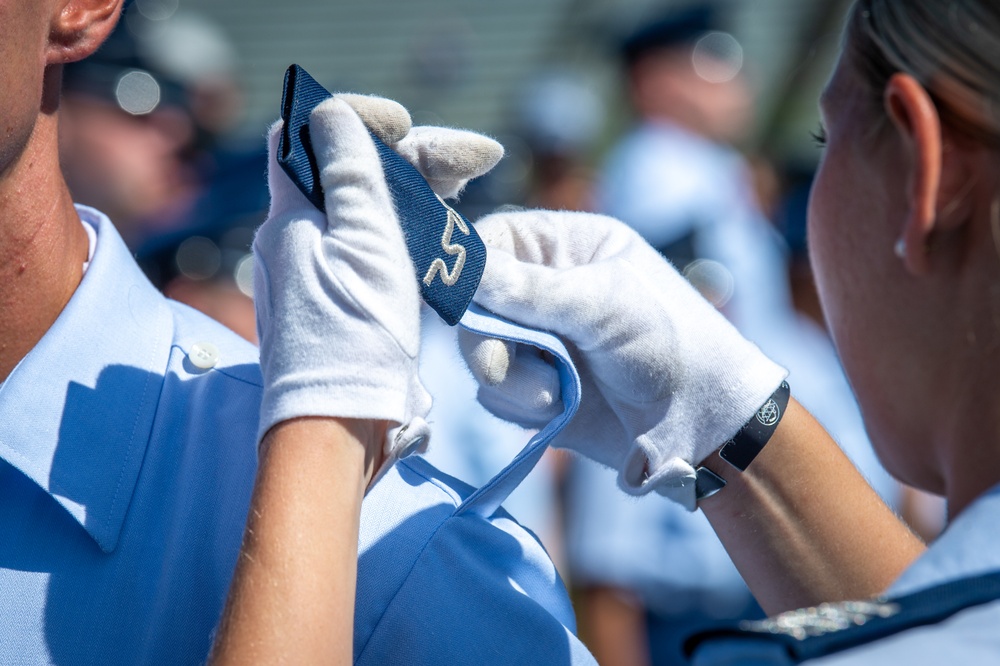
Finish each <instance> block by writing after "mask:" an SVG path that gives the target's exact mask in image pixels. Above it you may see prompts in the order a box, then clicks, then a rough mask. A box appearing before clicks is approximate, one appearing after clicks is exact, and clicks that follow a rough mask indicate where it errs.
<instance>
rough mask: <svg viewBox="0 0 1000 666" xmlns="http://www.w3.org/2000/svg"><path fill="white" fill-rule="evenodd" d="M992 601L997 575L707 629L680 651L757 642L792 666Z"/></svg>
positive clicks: (999, 587)
mask: <svg viewBox="0 0 1000 666" xmlns="http://www.w3.org/2000/svg"><path fill="white" fill-rule="evenodd" d="M997 600H1000V572H989V573H985V574H979V575H975V576H970V577H968V578H960V579H958V580H953V581H949V582H947V583H942V584H940V585H936V586H934V587H930V588H927V589H924V590H920V591H918V592H913V593H911V594H908V595H904V596H901V597H895V598H888V599H874V600H872V601H847V602H839V603H833V604H824V605H823V606H819V607H816V608H805V609H801V610H797V611H789V612H787V613H782V614H781V615H779V616H777V617H775V618H768V619H766V620H760V621H756V622H744V623H742V624H741V625H740V626H739V627H732V628H724V629H713V630H711V631H706V632H702V633H699V634H696V635H695V636H692V637H691V638H689V639H688V640H687V642H686V643H685V651H686V652H687V654H688V656H689V657H690V656H691V655H692V654H694V652H695V651H697V650H699V649H701V648H702V647H703V646H705V645H706V644H707V643H711V642H712V641H725V640H734V639H737V640H760V641H768V642H771V643H775V644H778V645H780V646H782V647H783V648H784V650H786V651H787V654H788V657H789V659H790V661H791V662H792V663H796V664H797V663H800V662H803V661H807V660H809V659H816V658H819V657H823V656H826V655H830V654H835V653H837V652H841V651H844V650H848V649H850V648H853V647H857V646H860V645H864V644H866V643H871V642H873V641H877V640H879V639H882V638H886V637H887V636H892V635H893V634H898V633H900V632H902V631H906V630H907V629H913V628H915V627H921V626H926V625H929V624H936V623H938V622H943V621H944V620H946V619H948V618H949V617H951V616H952V615H955V614H956V613H958V612H959V611H962V610H965V609H967V608H973V607H975V606H981V605H983V604H987V603H991V602H994V601H997Z"/></svg>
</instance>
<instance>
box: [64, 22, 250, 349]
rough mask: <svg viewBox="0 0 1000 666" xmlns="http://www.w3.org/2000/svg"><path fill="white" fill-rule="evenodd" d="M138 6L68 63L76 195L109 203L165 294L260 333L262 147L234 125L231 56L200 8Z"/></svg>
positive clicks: (67, 154) (241, 330) (236, 104)
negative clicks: (255, 298) (256, 277)
mask: <svg viewBox="0 0 1000 666" xmlns="http://www.w3.org/2000/svg"><path fill="white" fill-rule="evenodd" d="M139 9H140V8H139V7H138V6H136V5H133V6H131V7H130V8H128V9H126V10H125V15H124V17H123V19H122V21H120V23H119V24H118V27H117V28H116V29H115V31H114V33H113V34H112V35H111V37H110V38H109V39H108V41H107V42H105V44H104V45H103V46H102V47H101V49H100V50H98V52H97V53H96V54H94V56H92V57H91V58H88V59H86V60H84V61H81V62H78V63H72V64H70V65H68V66H67V67H66V72H65V75H64V84H63V88H64V92H63V107H64V111H63V115H64V121H63V123H62V127H61V132H60V151H61V159H62V163H63V165H64V169H65V172H66V174H67V179H68V181H69V184H70V189H71V191H72V192H73V194H74V196H75V197H76V198H77V200H78V201H80V202H82V203H85V204H89V205H93V206H95V207H98V208H100V209H101V210H107V211H109V213H111V216H112V219H114V220H115V224H116V226H117V227H118V228H119V229H120V230H121V233H122V235H123V237H124V238H125V240H126V243H127V244H128V245H129V246H130V247H131V248H132V249H133V250H134V252H135V254H136V258H137V260H138V261H139V264H140V266H141V267H142V268H143V271H144V272H145V273H146V274H147V276H148V277H149V278H150V280H151V281H152V282H153V283H154V285H155V286H157V287H158V288H159V289H161V290H162V291H164V293H165V294H166V295H167V296H168V297H170V298H173V299H175V300H178V301H180V302H182V303H185V304H187V305H190V306H192V307H194V308H196V309H198V310H200V311H202V312H204V313H206V314H208V315H209V316H210V317H212V318H213V319H215V320H217V321H219V322H221V323H223V324H224V325H226V326H227V327H229V328H230V329H232V330H234V331H235V332H237V333H238V334H240V335H241V336H243V337H244V338H246V339H248V340H250V341H252V342H253V341H256V331H255V324H254V316H253V302H252V300H251V297H252V284H251V282H252V280H251V276H252V264H251V258H250V243H251V242H252V240H253V233H254V230H255V229H256V228H257V226H259V225H260V223H261V222H263V220H264V214H265V212H266V205H267V192H266V187H265V181H264V171H265V164H266V162H265V157H266V156H265V153H264V151H263V150H262V149H261V147H260V146H259V145H257V142H255V143H254V144H253V145H252V146H245V145H243V144H242V143H239V142H233V141H232V140H231V139H230V138H229V135H230V133H231V132H232V130H233V129H234V127H235V125H236V123H237V121H238V120H239V110H240V96H239V92H238V91H239V88H238V85H237V83H236V79H235V63H236V55H235V53H234V52H233V50H232V47H231V46H230V45H229V43H228V41H227V40H226V39H225V36H224V35H223V34H222V33H221V31H219V29H218V28H216V27H215V26H214V25H213V24H212V23H210V22H208V21H207V20H206V19H204V18H202V17H200V16H198V15H194V14H190V13H183V12H178V13H176V14H173V15H172V16H169V17H167V18H162V19H159V20H151V19H148V18H146V17H145V16H144V15H143V14H142V13H141V12H140V11H139Z"/></svg>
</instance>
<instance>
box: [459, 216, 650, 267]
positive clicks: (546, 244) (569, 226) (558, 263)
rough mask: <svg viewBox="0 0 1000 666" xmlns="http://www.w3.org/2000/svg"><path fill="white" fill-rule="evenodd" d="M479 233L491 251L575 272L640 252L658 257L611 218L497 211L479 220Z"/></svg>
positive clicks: (632, 231) (627, 228) (477, 228)
mask: <svg viewBox="0 0 1000 666" xmlns="http://www.w3.org/2000/svg"><path fill="white" fill-rule="evenodd" d="M475 226H476V231H478V232H479V235H480V236H481V237H482V238H483V242H485V243H486V245H487V246H488V247H490V248H498V249H501V250H505V251H506V252H508V253H510V254H512V255H514V256H515V257H517V259H518V260H520V261H523V262H526V263H532V264H544V265H546V266H549V267H552V268H570V267H573V266H580V265H583V264H590V263H594V262H595V261H601V260H605V259H610V258H613V257H615V256H624V255H631V254H634V253H636V252H637V251H638V252H640V253H641V252H647V253H652V255H650V256H651V259H650V260H651V261H652V260H655V261H659V262H663V259H662V258H660V257H659V255H658V254H656V251H655V250H653V249H652V248H650V247H649V245H648V243H646V242H645V241H644V240H643V239H642V238H641V237H640V236H639V235H638V234H637V233H636V232H635V230H633V229H631V228H630V227H629V226H628V225H626V224H624V223H623V222H620V221H618V220H616V219H614V218H611V217H607V216H605V215H595V214H592V213H578V212H570V211H550V210H529V211H517V212H504V213H493V214H491V215H487V216H485V217H483V218H481V219H480V220H479V221H478V222H476V225H475Z"/></svg>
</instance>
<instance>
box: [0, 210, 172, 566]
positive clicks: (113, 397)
mask: <svg viewBox="0 0 1000 666" xmlns="http://www.w3.org/2000/svg"><path fill="white" fill-rule="evenodd" d="M77 212H78V213H79V214H80V217H81V219H82V220H83V221H84V222H85V223H88V224H90V225H91V226H93V227H94V229H95V230H96V232H97V238H98V242H97V248H96V251H95V253H94V257H93V261H92V262H91V265H90V267H89V269H88V270H87V272H86V274H85V275H84V277H83V280H82V281H81V282H80V285H79V287H77V290H76V292H75V293H74V294H73V297H72V298H71V299H70V301H69V303H68V304H67V305H66V308H65V309H64V310H63V311H62V313H61V314H60V315H59V318H58V319H57V320H56V321H55V323H54V324H53V325H52V327H51V328H50V329H49V330H48V332H46V334H45V336H44V337H43V338H42V339H41V340H40V341H39V342H38V344H37V345H35V347H34V348H33V349H32V350H31V352H29V353H28V355H27V356H25V357H24V358H23V359H22V360H21V362H20V363H19V364H18V366H17V367H16V368H15V369H14V371H13V372H12V373H11V374H10V376H9V377H8V378H7V380H6V381H5V382H4V383H3V384H2V385H0V457H2V458H3V459H5V460H6V461H7V462H8V463H10V464H11V465H13V466H14V467H16V468H17V469H19V470H21V472H23V473H24V474H25V475H26V476H28V477H29V478H30V479H31V480H32V481H34V482H35V483H36V484H38V486H39V487H41V488H42V490H44V491H45V492H47V493H48V494H49V495H51V496H52V498H53V499H55V501H57V502H58V503H59V504H61V505H62V506H63V507H65V509H66V510H67V511H68V512H69V514H70V515H71V516H72V517H73V518H74V519H75V520H76V521H77V522H79V523H80V525H82V526H83V528H84V529H85V530H86V531H87V532H88V533H89V534H90V536H91V537H92V538H93V539H94V541H96V542H97V544H98V546H100V548H101V549H102V550H103V551H104V552H111V551H113V550H114V549H115V546H116V545H117V543H118V537H119V534H120V532H121V528H122V524H123V522H124V519H125V514H126V513H127V511H128V507H129V504H130V502H131V499H132V494H133V491H134V489H135V485H136V481H137V479H138V476H139V470H140V468H141V465H142V460H143V457H144V455H145V452H146V445H147V443H148V441H149V436H150V432H151V431H152V427H153V418H154V416H155V414H156V406H157V403H158V400H159V396H160V390H161V388H162V385H163V378H164V372H165V369H166V366H167V360H168V356H169V354H170V344H169V342H170V340H171V339H172V336H173V318H172V315H171V312H170V309H169V307H168V305H167V303H166V300H165V299H164V298H163V296H162V295H161V294H160V293H159V292H158V291H157V290H156V289H155V288H154V287H153V285H152V284H150V282H149V281H148V280H147V279H146V277H145V276H144V275H143V274H142V272H141V271H140V270H139V267H138V266H137V265H136V264H135V261H134V260H133V259H132V256H131V254H130V253H129V251H128V249H127V248H126V247H125V244H124V243H123V242H122V240H121V237H120V236H119V235H118V232H117V231H116V230H115V228H114V226H113V225H112V224H111V222H110V221H109V220H108V219H107V218H106V217H105V216H104V215H102V214H101V213H98V212H97V211H95V210H93V209H90V208H86V207H83V206H78V207H77Z"/></svg>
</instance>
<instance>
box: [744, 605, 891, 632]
mask: <svg viewBox="0 0 1000 666" xmlns="http://www.w3.org/2000/svg"><path fill="white" fill-rule="evenodd" d="M898 612H899V605H898V604H891V603H883V602H878V601H843V602H839V603H832V604H820V605H819V606H814V607H812V608H801V609H799V610H793V611H788V612H786V613H782V614H781V615H776V616H774V617H769V618H767V619H764V620H756V621H753V622H741V623H740V629H743V630H745V631H753V632H757V633H762V634H785V635H788V636H791V637H792V638H795V639H798V640H803V639H805V638H809V637H812V636H823V635H825V634H830V633H833V632H836V631H843V630H844V629H849V628H850V627H855V626H860V625H862V624H865V623H866V622H868V620H871V619H872V618H876V617H878V618H887V617H892V616H893V615H895V614H896V613H898Z"/></svg>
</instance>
